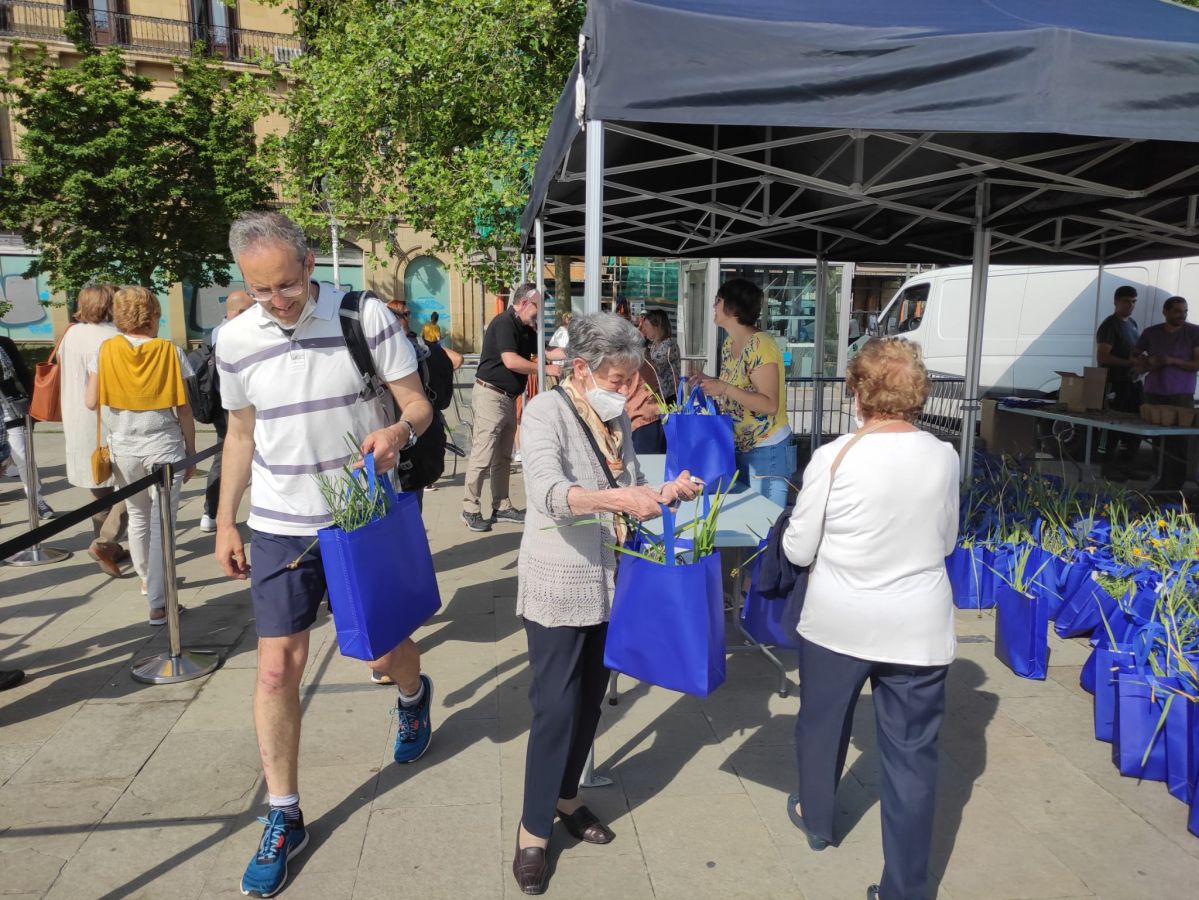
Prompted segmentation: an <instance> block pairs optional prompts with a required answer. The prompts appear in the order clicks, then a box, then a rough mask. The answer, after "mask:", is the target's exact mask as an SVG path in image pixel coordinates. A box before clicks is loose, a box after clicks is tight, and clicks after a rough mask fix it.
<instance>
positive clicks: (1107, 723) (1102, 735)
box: [1093, 633, 1136, 744]
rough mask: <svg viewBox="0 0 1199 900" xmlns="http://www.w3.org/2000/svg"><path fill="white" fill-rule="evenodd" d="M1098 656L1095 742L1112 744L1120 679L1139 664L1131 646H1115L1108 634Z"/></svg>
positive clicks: (1096, 654)
mask: <svg viewBox="0 0 1199 900" xmlns="http://www.w3.org/2000/svg"><path fill="white" fill-rule="evenodd" d="M1093 653H1094V656H1095V691H1094V693H1095V699H1094V708H1095V740H1097V741H1106V742H1107V743H1109V744H1110V743H1111V742H1112V741H1113V740H1114V736H1115V735H1114V733H1115V727H1116V675H1117V674H1119V673H1121V672H1135V671H1136V660H1135V657H1134V656H1133V652H1132V648H1131V647H1130V646H1128V645H1127V644H1120V645H1117V646H1115V647H1113V646H1111V642H1110V641H1109V640H1108V638H1107V635H1106V633H1105V634H1104V636H1103V638H1102V639H1101V640H1100V642H1099V643H1098V645H1096V647H1095V649H1094V651H1093Z"/></svg>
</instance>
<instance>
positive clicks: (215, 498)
mask: <svg viewBox="0 0 1199 900" xmlns="http://www.w3.org/2000/svg"><path fill="white" fill-rule="evenodd" d="M253 305H254V298H253V297H251V296H250V295H249V294H247V293H246V292H245V291H232V292H230V294H229V296H228V297H226V298H225V318H223V319H221V321H219V322H217V324H216V327H215V328H213V329H212V331H211V332H210V333H209V335H208V340H207V341H206V342H205V343H203V344H201V345H200V346H199V347H197V348H196V349H195V350H193V351H192V352H191V353H189V354H188V362H190V363H191V365H192V371H193V372H195V373H196V374H195V375H194V376H193V377H192V378H189V379H187V393H188V400H189V401H191V407H192V415H193V416H195V418H196V421H197V422H203V423H204V424H205V425H212V426H213V427H214V428H216V439H217V440H218V441H223V440H224V439H225V427H226V423H225V410H224V409H222V408H221V378H220V373H219V372H217V368H216V337H217V335H218V334H220V333H221V326H222V325H224V324H225V323H226V322H229V321H232V320H233V319H236V318H237V317H238V316H240V315H241V314H242V313H244V312H245V311H246V310H247V309H249V308H250V307H251V306H253ZM220 499H221V454H219V453H218V454H217V455H216V456H214V457H213V458H212V462H210V463H209V465H208V481H207V483H206V484H205V485H204V514H203V515H202V516H201V517H200V530H201V531H203V532H205V533H206V534H211V533H212V532H214V531H216V510H217V504H218V503H219V502H220Z"/></svg>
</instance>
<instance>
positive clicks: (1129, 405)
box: [1104, 381, 1141, 469]
mask: <svg viewBox="0 0 1199 900" xmlns="http://www.w3.org/2000/svg"><path fill="white" fill-rule="evenodd" d="M1110 387H1111V393H1112V397H1111V400H1109V401H1108V409H1114V410H1116V411H1118V412H1126V413H1132V414H1133V415H1136V414H1137V413H1139V412H1140V411H1141V383H1140V382H1139V381H1117V382H1114V383H1112V384H1111V385H1110ZM1117 445H1119V449H1118V452H1117ZM1140 446H1141V439H1140V437H1138V436H1137V435H1135V434H1129V433H1127V432H1124V431H1109V432H1108V433H1107V453H1106V459H1105V460H1104V466H1105V468H1109V469H1110V468H1114V466H1113V465H1112V463H1113V461H1114V460H1115V459H1116V458H1117V455H1118V456H1119V459H1120V460H1121V461H1123V462H1131V461H1132V460H1133V459H1135V458H1136V455H1137V450H1138V449H1139V448H1140Z"/></svg>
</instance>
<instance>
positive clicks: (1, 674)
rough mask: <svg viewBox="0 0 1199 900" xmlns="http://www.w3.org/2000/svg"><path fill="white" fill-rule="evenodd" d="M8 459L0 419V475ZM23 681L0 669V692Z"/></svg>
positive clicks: (22, 675)
mask: <svg viewBox="0 0 1199 900" xmlns="http://www.w3.org/2000/svg"><path fill="white" fill-rule="evenodd" d="M10 458H11V451H10V450H9V449H8V431H7V429H6V428H5V427H4V420H3V419H0V475H3V474H4V469H5V468H6V467H7V466H8V462H9V459H10ZM24 680H25V673H24V672H22V671H21V670H20V669H0V691H7V690H8V689H9V688H15V687H16V686H17V685H18V684H20V683H21V682H22V681H24Z"/></svg>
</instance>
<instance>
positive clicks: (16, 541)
mask: <svg viewBox="0 0 1199 900" xmlns="http://www.w3.org/2000/svg"><path fill="white" fill-rule="evenodd" d="M21 422H22V424H24V420H23V419H22V420H21ZM222 443H223V442H222ZM222 443H217V444H215V445H213V446H212V447H209V448H208V449H207V450H203V451H201V452H200V453H197V454H196V455H195V456H189V457H187V459H183V460H180V461H179V462H177V463H170V464H169V465H170V467H171V468H172V469H176V470H180V469H186V468H188V467H190V466H194V465H195V464H196V463H198V462H203V461H204V460H206V459H208V458H209V457H210V456H215V455H216V453H217V452H218V451H219V450H220V449H221V446H222ZM161 473H162V467H161V466H159V467H156V468H155V470H154V471H153V472H151V473H150V474H149V475H147V476H146V477H145V478H139V479H138V480H137V481H134V482H132V483H131V484H127V485H125V486H124V487H123V488H117V490H115V491H113V492H112V493H111V494H106V495H105V496H103V497H101V498H100V499H99V500H93V501H92V502H91V503H88V504H87V505H86V506H81V507H79V508H78V509H73V510H71V511H70V512H65V513H59V514H58V515H57V516H55V517H54V519H53V520H52V521H50V522H47V523H46V524H45V525H39V526H38V527H37V528H35V529H34V530H33V531H27V532H25V534H23V535H21V536H20V537H17V538H13V539H12V540H10V541H5V542H4V543H3V544H0V559H8V558H9V557H10V556H15V555H16V554H18V553H20V552H21V551H22V550H28V549H29V548H30V547H33V546H34V545H36V544H40V543H41V542H42V541H44V540H47V539H48V538H52V537H54V535H56V534H59V533H61V532H63V531H66V530H67V529H68V528H70V527H71V526H72V525H78V524H79V523H80V522H86V521H87V520H88V519H90V518H91V517H92V516H94V515H95V514H96V513H98V512H101V511H103V510H106V509H108V508H109V507H112V506H116V505H117V504H118V503H120V502H121V501H122V500H125V499H126V498H128V497H132V496H134V495H135V494H140V493H141V492H142V491H144V490H145V489H146V488H148V487H151V486H153V485H155V484H157V483H159V482H160V481H162V474H161Z"/></svg>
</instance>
